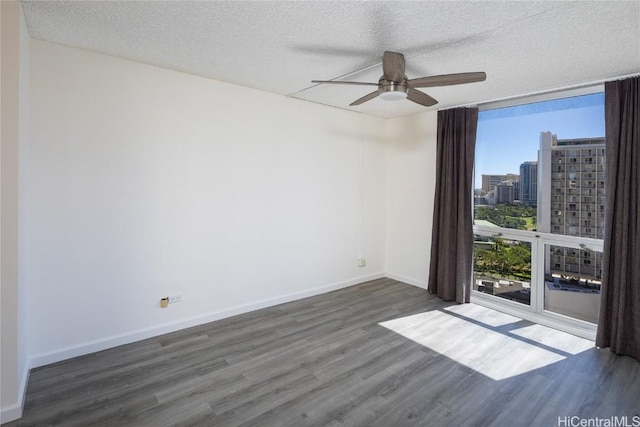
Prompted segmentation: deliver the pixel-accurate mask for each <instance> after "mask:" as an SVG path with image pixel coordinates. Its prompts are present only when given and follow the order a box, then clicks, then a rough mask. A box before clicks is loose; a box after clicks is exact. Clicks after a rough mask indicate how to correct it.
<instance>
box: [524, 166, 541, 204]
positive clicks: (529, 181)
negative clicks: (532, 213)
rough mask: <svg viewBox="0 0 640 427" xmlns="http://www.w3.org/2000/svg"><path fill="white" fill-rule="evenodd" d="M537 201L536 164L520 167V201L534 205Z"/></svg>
mask: <svg viewBox="0 0 640 427" xmlns="http://www.w3.org/2000/svg"><path fill="white" fill-rule="evenodd" d="M537 200H538V162H524V163H522V164H521V165H520V201H521V202H522V203H524V204H527V205H534V204H536V202H537Z"/></svg>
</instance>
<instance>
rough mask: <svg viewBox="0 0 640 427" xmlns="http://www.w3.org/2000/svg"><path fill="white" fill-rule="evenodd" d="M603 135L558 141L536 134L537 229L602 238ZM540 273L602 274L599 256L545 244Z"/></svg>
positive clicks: (593, 275)
mask: <svg viewBox="0 0 640 427" xmlns="http://www.w3.org/2000/svg"><path fill="white" fill-rule="evenodd" d="M604 150H605V139H604V137H601V138H580V139H564V140H558V139H557V137H556V135H554V134H553V133H551V132H548V131H547V132H541V133H540V151H539V152H538V165H539V167H540V169H539V170H540V171H541V174H540V175H539V177H538V209H537V210H538V218H537V227H538V231H542V232H546V233H552V234H562V235H567V236H578V237H590V238H594V239H602V238H603V229H604V192H605V181H604V165H605V151H604ZM546 271H548V272H551V273H557V274H562V275H570V276H571V275H576V276H580V277H587V278H591V279H598V280H599V279H600V278H601V277H602V254H601V253H599V252H596V253H593V252H592V251H589V250H582V249H580V250H577V249H572V248H561V247H550V249H549V253H548V257H547V261H546Z"/></svg>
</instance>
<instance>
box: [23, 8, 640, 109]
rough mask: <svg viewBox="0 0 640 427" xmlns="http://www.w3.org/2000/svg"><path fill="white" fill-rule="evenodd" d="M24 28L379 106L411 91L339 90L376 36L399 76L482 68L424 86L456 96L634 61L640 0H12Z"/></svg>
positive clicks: (362, 74) (564, 81)
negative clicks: (401, 70)
mask: <svg viewBox="0 0 640 427" xmlns="http://www.w3.org/2000/svg"><path fill="white" fill-rule="evenodd" d="M22 4H23V8H24V12H25V17H26V20H27V25H28V28H29V31H30V34H31V36H32V37H33V38H36V39H41V40H47V41H51V42H55V43H60V44H63V45H67V46H73V47H78V48H83V49H88V50H91V51H96V52H101V53H105V54H108V55H113V56H117V57H122V58H126V59H131V60H134V61H139V62H143V63H147V64H153V65H157V66H160V67H165V68H170V69H174V70H179V71H184V72H187V73H192V74H196V75H200V76H204V77H208V78H212V79H216V80H221V81H225V82H230V83H234V84H238V85H242V86H247V87H252V88H256V89H260V90H264V91H268V92H274V93H278V94H282V95H287V96H291V97H294V98H299V99H304V100H308V101H311V102H316V103H320V104H326V105H331V106H335V107H339V108H345V109H351V110H354V111H360V112H363V113H367V114H371V115H375V116H379V117H385V118H390V117H398V116H402V115H408V114H414V113H417V112H422V111H425V110H428V109H427V108H425V107H422V106H419V105H417V104H414V103H412V102H410V101H407V100H403V101H395V102H390V101H383V100H380V99H374V100H373V101H370V102H367V103H364V104H362V105H360V106H357V107H349V106H348V105H349V103H350V102H351V101H353V100H355V99H357V98H359V97H361V96H363V95H364V94H366V93H368V92H370V91H371V90H373V89H372V88H369V87H366V86H345V85H314V84H312V83H311V80H312V79H320V80H331V79H336V78H345V79H347V80H357V81H369V82H377V81H378V79H379V77H380V75H381V74H382V68H381V59H382V53H383V52H384V51H385V50H391V51H396V52H401V53H404V54H405V56H406V58H407V70H406V73H407V76H408V77H409V78H415V77H421V76H428V75H435V74H448V73H459V72H466V71H485V72H486V73H487V80H486V81H485V82H481V83H472V84H468V85H461V86H448V87H440V88H429V89H425V92H427V93H429V94H430V95H431V96H433V97H435V98H436V99H438V100H439V101H440V102H439V104H437V105H436V106H434V107H431V108H429V109H440V108H444V107H450V106H456V105H467V104H475V103H481V102H486V101H490V100H497V99H503V98H509V97H514V96H518V95H523V94H529V93H536V92H542V91H548V90H551V89H557V88H564V87H569V86H576V85H582V84H586V83H591V82H599V81H603V80H606V79H611V78H615V77H619V76H624V75H629V74H638V73H640V2H638V1H630V2H622V1H608V2H603V1H593V2H592V1H572V2H565V1H514V2H507V1H496V2H494V1H482V2H481V1H424V2H391V1H388V2H362V1H357V2H355V1H354V2H351V1H340V2H329V1H296V2H291V1H286V2H280V1H256V2H254V1H251V2H249V1H200V2H191V1H168V2H161V1H131V2H130V1H31V0H26V1H22Z"/></svg>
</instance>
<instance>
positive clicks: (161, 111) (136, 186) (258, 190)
mask: <svg viewBox="0 0 640 427" xmlns="http://www.w3.org/2000/svg"><path fill="white" fill-rule="evenodd" d="M31 53H32V56H31V70H32V71H31V118H32V120H31V123H32V125H31V129H30V131H31V135H30V145H29V164H28V167H27V172H28V176H27V179H28V181H29V191H28V195H27V196H28V203H29V212H28V214H27V216H26V218H27V221H28V229H29V233H28V250H29V252H28V259H29V265H28V274H29V281H30V288H29V291H30V295H29V297H30V301H29V304H30V306H29V311H30V313H31V316H32V317H31V328H30V329H31V332H30V339H31V355H32V357H33V358H34V359H33V363H34V365H35V366H39V365H42V364H46V363H50V362H53V361H55V360H60V359H63V358H66V357H71V356H74V355H77V354H83V353H86V352H89V351H94V350H97V349H100V348H106V347H109V346H112V345H116V344H120V343H123V342H129V341H132V340H135V339H140V338H144V337H146V336H151V335H154V334H157V333H160V332H166V331H169V330H174V329H178V328H180V327H184V326H189V325H192V324H197V323H202V322H206V321H210V320H213V319H216V318H219V317H223V316H226V315H229V314H233V313H237V312H243V311H247V310H250V309H255V308H259V307H262V306H266V305H271V304H273V303H276V302H280V301H286V300H290V299H295V298H298V297H302V296H306V295H312V294H315V293H320V292H324V291H327V290H331V289H335V288H339V287H343V286H347V285H351V284H354V283H358V282H361V281H364V280H367V279H371V278H375V277H381V276H382V274H383V272H384V257H385V254H384V247H385V241H384V240H385V204H386V203H388V201H387V200H385V181H386V177H385V168H386V164H385V162H386V154H387V153H386V145H385V138H384V136H383V135H385V129H386V124H385V122H384V121H383V120H381V119H376V118H371V117H366V116H363V115H359V114H355V113H352V112H347V111H343V110H339V109H332V108H328V107H323V106H318V105H314V104H311V103H307V102H303V101H296V100H292V99H287V98H285V97H282V96H278V95H273V94H268V93H264V92H259V91H256V90H252V89H246V88H241V87H237V86H233V85H229V84H225V83H220V82H215V81H211V80H207V79H203V78H199V77H195V76H191V75H187V74H182V73H178V72H174V71H169V70H165V69H160V68H156V67H152V66H148V65H143V64H139V63H134V62H129V61H125V60H121V59H116V58H113V57H109V56H105V55H99V54H94V53H90V52H86V51H82V50H78V49H72V48H67V47H62V46H58V45H53V44H49V43H45V42H41V41H35V40H32V44H31ZM381 136H382V137H381ZM406 144H409V143H408V142H407V143H406ZM361 164H363V165H364V169H363V170H362V171H361ZM423 197H429V194H423ZM361 205H362V206H361ZM361 225H362V227H361ZM361 230H362V239H361V234H360V233H361ZM422 237H425V236H422ZM361 240H362V242H363V247H362V251H363V255H364V257H365V258H366V260H367V266H366V267H364V268H358V267H357V266H356V258H357V257H358V255H359V253H360V241H361ZM172 293H181V294H182V296H183V302H181V303H179V304H175V305H171V306H169V308H166V309H161V308H160V307H159V301H160V298H161V297H164V296H167V295H168V294H172Z"/></svg>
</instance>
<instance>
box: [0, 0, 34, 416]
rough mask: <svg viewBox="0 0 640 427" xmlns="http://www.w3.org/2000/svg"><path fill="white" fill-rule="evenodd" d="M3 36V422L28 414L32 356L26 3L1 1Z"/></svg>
mask: <svg viewBox="0 0 640 427" xmlns="http://www.w3.org/2000/svg"><path fill="white" fill-rule="evenodd" d="M0 22H1V23H2V25H1V30H0V34H1V37H0V38H1V40H2V48H1V52H2V61H1V63H2V72H1V76H2V78H1V86H2V87H1V90H0V92H1V94H2V102H1V105H2V112H1V114H0V117H1V126H0V127H1V128H2V140H1V144H0V156H1V159H2V161H1V167H0V169H1V179H2V196H1V199H0V218H1V226H0V253H1V257H0V258H1V267H0V270H1V275H0V276H1V283H0V288H1V289H0V290H1V292H0V296H1V298H0V303H1V304H0V314H1V316H0V317H1V321H0V324H1V331H0V335H1V343H0V384H1V386H0V422H6V421H10V420H13V419H15V418H18V417H20V416H21V415H22V404H23V401H24V393H25V390H26V384H27V378H28V372H29V356H28V337H27V333H28V331H27V327H28V307H27V299H26V298H27V289H28V288H27V285H26V281H25V276H24V271H23V269H22V267H23V264H22V262H23V258H22V255H23V251H24V246H23V238H22V235H21V234H20V233H19V230H21V231H22V230H25V228H24V226H25V224H24V223H23V222H22V221H21V220H19V218H20V216H21V213H23V212H24V206H23V202H24V200H23V198H22V196H21V195H20V193H19V187H21V186H22V185H23V184H24V183H23V181H22V179H23V176H22V174H21V168H20V167H19V165H20V164H21V162H23V161H24V160H25V159H26V156H25V153H26V151H25V150H26V146H27V141H28V119H29V117H28V94H29V91H28V89H29V36H28V34H27V29H26V23H25V21H24V18H23V16H22V11H21V8H20V4H19V3H18V2H14V1H3V2H0Z"/></svg>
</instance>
